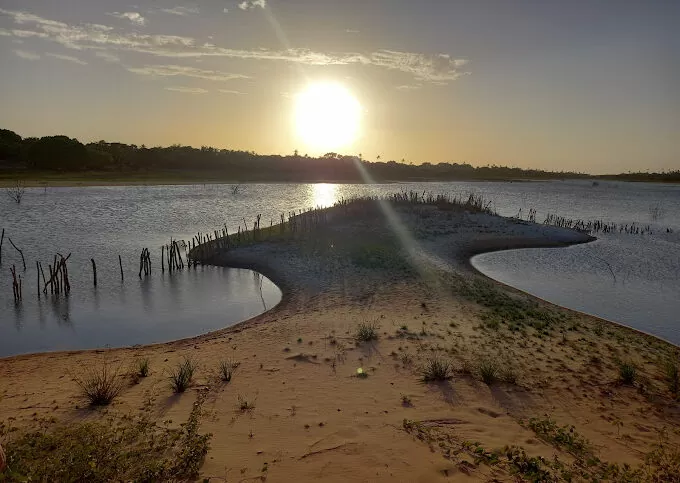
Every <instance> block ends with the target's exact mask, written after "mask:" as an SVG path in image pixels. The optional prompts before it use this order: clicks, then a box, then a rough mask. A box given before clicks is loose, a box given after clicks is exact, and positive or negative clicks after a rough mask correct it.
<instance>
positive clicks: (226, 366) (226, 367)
mask: <svg viewBox="0 0 680 483" xmlns="http://www.w3.org/2000/svg"><path fill="white" fill-rule="evenodd" d="M238 366H239V363H238V362H234V361H232V360H226V361H220V364H219V367H218V373H219V375H220V379H221V380H222V381H224V382H229V381H231V378H232V376H233V375H234V369H236V368H237V367H238Z"/></svg>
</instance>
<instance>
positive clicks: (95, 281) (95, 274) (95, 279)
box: [90, 258, 97, 288]
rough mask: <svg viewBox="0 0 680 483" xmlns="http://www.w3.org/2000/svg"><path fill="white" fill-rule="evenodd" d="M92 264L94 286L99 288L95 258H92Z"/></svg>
mask: <svg viewBox="0 0 680 483" xmlns="http://www.w3.org/2000/svg"><path fill="white" fill-rule="evenodd" d="M90 261H91V262H92V274H93V275H94V286H95V288H96V287H97V264H96V263H94V258H90Z"/></svg>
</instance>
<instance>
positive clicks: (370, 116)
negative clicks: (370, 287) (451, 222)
mask: <svg viewBox="0 0 680 483" xmlns="http://www.w3.org/2000/svg"><path fill="white" fill-rule="evenodd" d="M679 20H680V1H677V0H656V1H654V0H649V1H644V0H639V1H629V0H570V1H563V0H512V1H511V0H475V1H472V0H466V1H463V0H460V1H454V0H418V1H415V0H336V1H331V0H234V1H232V0H195V1H190V2H184V1H182V0H138V1H136V2H126V1H123V0H59V1H54V0H0V106H1V108H0V128H5V129H11V130H13V131H15V132H17V133H19V134H20V135H22V136H44V135H53V134H65V135H68V136H70V137H76V138H78V139H79V140H81V141H83V142H90V141H97V140H100V139H104V140H107V141H118V142H125V143H133V144H138V145H141V144H145V145H147V146H156V145H163V146H165V145H171V144H184V145H192V146H197V147H198V146H202V145H206V146H214V147H218V148H228V149H240V150H248V151H251V150H252V151H257V152H260V153H280V154H290V153H293V151H294V150H298V151H299V152H300V153H301V154H303V153H309V154H310V155H316V154H323V153H322V152H318V151H319V147H318V146H317V147H312V146H309V145H306V144H305V142H304V139H303V138H301V137H300V136H299V133H298V132H296V124H295V120H294V115H295V111H296V109H295V107H296V99H298V95H299V94H300V93H301V92H304V91H305V90H307V89H308V88H309V86H310V85H312V86H313V85H319V84H323V83H333V84H339V85H342V86H344V88H346V89H347V91H349V92H350V93H351V94H352V95H353V96H354V97H355V98H356V101H358V103H359V104H360V106H361V115H360V127H359V129H358V132H359V137H358V138H357V139H356V140H355V141H354V142H353V143H352V144H351V145H348V146H345V147H344V148H343V149H342V152H343V153H345V154H362V156H363V157H364V158H365V159H368V160H375V159H377V158H378V156H379V157H380V159H381V160H390V159H394V160H397V161H400V160H402V159H405V160H406V161H408V162H413V163H421V162H432V163H436V162H460V163H462V162H466V163H470V164H473V165H486V164H499V165H510V166H519V167H523V168H529V167H530V168H539V169H546V170H557V171H561V170H565V171H579V172H589V173H595V174H600V173H619V172H627V171H647V170H650V171H659V170H669V169H673V170H675V169H680V28H678V25H679V23H678V21H679Z"/></svg>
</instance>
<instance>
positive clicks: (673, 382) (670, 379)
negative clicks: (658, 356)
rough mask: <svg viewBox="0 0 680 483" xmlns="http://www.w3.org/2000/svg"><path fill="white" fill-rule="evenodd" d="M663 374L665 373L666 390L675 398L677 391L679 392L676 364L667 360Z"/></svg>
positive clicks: (679, 375) (679, 377)
mask: <svg viewBox="0 0 680 483" xmlns="http://www.w3.org/2000/svg"><path fill="white" fill-rule="evenodd" d="M664 372H665V373H666V382H667V383H668V389H669V390H670V391H671V393H672V394H673V395H674V396H677V395H678V391H680V368H678V364H677V363H676V362H675V361H673V360H670V359H669V360H667V361H666V364H665V366H664Z"/></svg>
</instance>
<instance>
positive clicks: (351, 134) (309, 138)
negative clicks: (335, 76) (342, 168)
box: [295, 83, 361, 153]
mask: <svg viewBox="0 0 680 483" xmlns="http://www.w3.org/2000/svg"><path fill="white" fill-rule="evenodd" d="M360 121H361V105H360V104H359V101H357V99H356V98H355V97H354V96H353V95H352V94H351V93H350V92H349V91H348V90H347V89H346V88H344V87H343V86H341V85H340V84H332V83H329V84H313V85H310V86H309V87H308V88H307V89H306V90H305V91H303V92H301V93H300V94H298V96H297V99H296V105H295V128H296V130H297V134H298V136H299V137H300V139H301V140H302V141H303V142H304V143H305V144H306V145H307V147H308V148H309V149H311V150H314V151H318V152H319V153H321V152H324V153H325V152H328V151H335V150H339V149H342V148H347V147H349V146H351V145H352V143H353V142H354V141H355V140H356V138H357V136H358V135H359V127H360Z"/></svg>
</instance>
